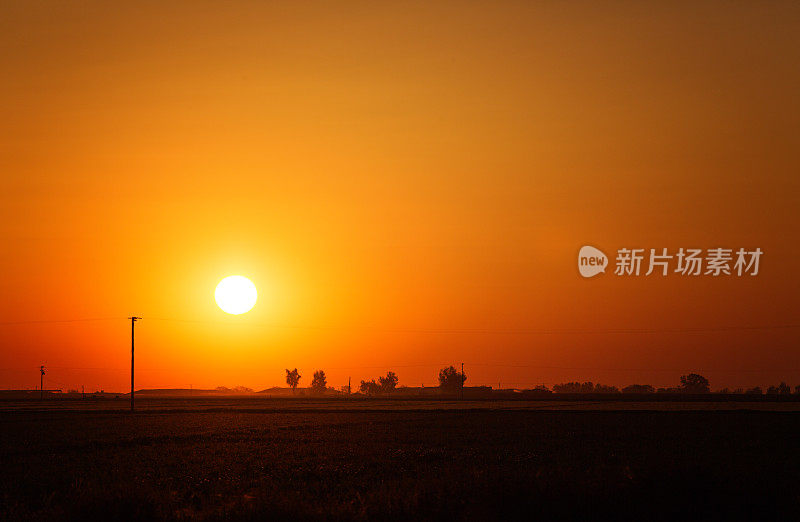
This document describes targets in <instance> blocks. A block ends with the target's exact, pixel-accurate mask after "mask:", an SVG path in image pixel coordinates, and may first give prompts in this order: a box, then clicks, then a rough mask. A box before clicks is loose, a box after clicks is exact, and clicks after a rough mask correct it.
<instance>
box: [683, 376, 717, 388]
mask: <svg viewBox="0 0 800 522" xmlns="http://www.w3.org/2000/svg"><path fill="white" fill-rule="evenodd" d="M681 390H682V391H683V392H684V393H709V392H710V391H711V386H710V385H709V384H708V379H706V378H705V377H703V376H702V375H700V374H697V373H690V374H689V375H681Z"/></svg>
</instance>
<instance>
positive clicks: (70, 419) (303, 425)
mask: <svg viewBox="0 0 800 522" xmlns="http://www.w3.org/2000/svg"><path fill="white" fill-rule="evenodd" d="M654 408H660V406H654ZM799 448H800V414H798V413H792V412H780V411H647V410H638V411H555V410H538V411H537V410H526V409H515V410H493V409H473V410H435V409H428V410H413V409H412V410H388V409H387V410H377V409H371V410H364V411H353V409H352V408H350V409H349V410H348V411H336V409H335V407H333V406H331V407H330V408H328V409H326V408H317V409H308V410H305V411H303V410H299V409H286V410H284V411H278V410H266V409H265V410H253V409H251V410H228V411H225V410H223V411H187V410H182V411H179V410H173V411H150V412H144V413H136V414H134V415H130V414H126V413H122V412H102V411H38V412H37V411H4V412H0V465H2V471H1V472H0V518H2V519H5V520H21V519H30V518H34V519H41V520H53V519H70V520H152V519H184V518H199V519H205V520H218V519H247V520H249V519H258V520H263V519H273V520H274V519H278V520H282V519H286V520H304V519H362V520H367V519H370V520H371V519H383V520H395V519H397V520H399V519H415V520H416V519H423V520H425V519H430V520H439V519H447V520H453V519H455V520H459V519H466V520H487V519H505V520H520V519H539V520H550V519H562V520H563V519H575V518H582V519H589V520H607V519H640V520H654V519H655V520H667V519H671V520H675V519H678V520H700V519H705V520H725V519H727V520H740V519H749V520H771V519H779V518H781V519H784V520H798V519H800V451H799Z"/></svg>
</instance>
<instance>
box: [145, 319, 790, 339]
mask: <svg viewBox="0 0 800 522" xmlns="http://www.w3.org/2000/svg"><path fill="white" fill-rule="evenodd" d="M152 319H153V320H155V321H172V322H185V323H203V324H209V323H211V324H222V325H226V326H246V327H257V328H277V329H297V330H353V329H355V330H358V329H361V330H369V331H379V332H387V333H429V334H464V335H469V334H508V335H592V334H651V333H695V332H696V333H704V332H723V331H746V330H786V329H795V328H800V324H778V325H751V326H748V325H727V326H711V327H662V328H586V329H581V328H555V329H487V328H385V327H379V326H369V325H362V326H353V327H351V326H319V325H280V324H275V323H254V322H249V321H248V322H237V323H233V322H226V321H200V320H196V319H180V318H169V317H153V318H152Z"/></svg>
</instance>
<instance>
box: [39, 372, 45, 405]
mask: <svg viewBox="0 0 800 522" xmlns="http://www.w3.org/2000/svg"><path fill="white" fill-rule="evenodd" d="M43 399H44V365H41V366H39V400H40V401H41V400H43Z"/></svg>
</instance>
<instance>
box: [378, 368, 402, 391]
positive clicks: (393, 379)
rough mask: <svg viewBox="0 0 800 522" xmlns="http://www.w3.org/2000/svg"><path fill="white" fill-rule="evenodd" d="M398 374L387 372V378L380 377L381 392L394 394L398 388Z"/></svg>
mask: <svg viewBox="0 0 800 522" xmlns="http://www.w3.org/2000/svg"><path fill="white" fill-rule="evenodd" d="M397 380H398V379H397V374H396V373H394V372H387V373H386V377H378V382H379V383H380V386H381V392H383V393H389V392H393V391H394V389H395V388H396V387H397Z"/></svg>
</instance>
